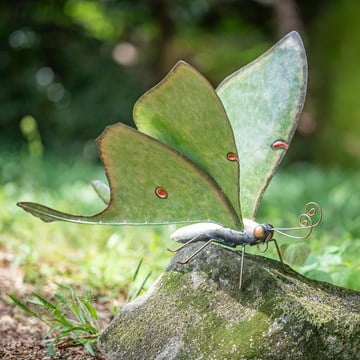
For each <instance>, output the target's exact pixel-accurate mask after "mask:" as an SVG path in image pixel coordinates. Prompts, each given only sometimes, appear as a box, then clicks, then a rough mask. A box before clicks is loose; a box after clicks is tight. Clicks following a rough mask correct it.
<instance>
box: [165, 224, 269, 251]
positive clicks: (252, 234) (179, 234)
mask: <svg viewBox="0 0 360 360" xmlns="http://www.w3.org/2000/svg"><path fill="white" fill-rule="evenodd" d="M243 222H244V230H243V231H237V230H233V229H230V228H227V227H224V226H222V225H219V224H215V223H198V224H192V225H189V226H185V227H182V228H180V229H178V230H176V231H174V232H173V233H172V234H171V240H174V241H177V242H181V243H188V242H198V241H209V240H213V241H214V242H218V243H220V244H223V245H226V246H229V247H236V246H238V245H242V246H244V245H256V244H261V243H265V242H267V241H269V240H271V239H272V236H273V233H274V231H273V226H272V225H270V224H259V223H257V222H256V221H253V220H250V219H243Z"/></svg>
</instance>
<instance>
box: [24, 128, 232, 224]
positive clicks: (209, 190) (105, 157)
mask: <svg viewBox="0 0 360 360" xmlns="http://www.w3.org/2000/svg"><path fill="white" fill-rule="evenodd" d="M98 147H99V150H100V156H101V159H102V161H103V163H104V165H105V169H106V174H107V178H108V181H109V184H110V191H111V197H110V202H109V205H108V207H107V208H106V209H105V210H104V211H102V212H100V213H99V214H96V215H93V216H77V215H71V214H66V213H63V212H59V211H56V210H53V209H50V208H48V207H46V206H43V205H40V204H35V203H28V202H22V203H19V204H18V205H19V206H21V207H22V208H23V209H24V210H26V211H28V212H30V213H32V214H33V215H35V216H37V217H40V218H41V219H42V220H44V221H54V220H65V221H71V222H79V223H98V224H150V223H151V224H162V223H168V222H169V223H171V222H188V221H192V222H195V221H209V220H210V221H213V222H218V223H221V224H224V225H225V226H228V227H233V228H234V227H239V223H238V218H237V216H236V214H235V213H234V211H233V209H232V206H231V204H230V203H229V201H228V199H227V198H226V197H225V196H224V194H223V192H222V191H221V189H220V188H219V187H218V185H217V184H216V183H215V181H214V180H213V179H212V178H211V177H209V176H208V175H207V174H206V173H205V172H203V171H202V170H201V169H200V168H199V167H197V166H196V165H195V164H193V163H192V162H191V161H189V160H188V159H186V158H185V157H184V156H182V155H181V154H180V153H178V152H177V151H176V150H174V149H171V148H170V147H169V146H167V145H165V144H162V143H160V142H159V141H157V140H155V139H153V138H151V137H149V136H147V135H145V134H142V133H140V132H138V131H136V130H134V129H131V128H129V127H127V126H125V125H123V124H120V123H119V124H116V125H113V126H109V127H107V128H106V129H105V131H104V133H103V135H102V136H101V137H100V138H99V139H98ZM105 200H106V198H105Z"/></svg>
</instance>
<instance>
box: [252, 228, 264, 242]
mask: <svg viewBox="0 0 360 360" xmlns="http://www.w3.org/2000/svg"><path fill="white" fill-rule="evenodd" d="M264 235H265V229H264V227H263V226H262V225H257V226H256V227H255V229H254V236H255V237H256V238H257V239H261V238H262V237H263V236H264Z"/></svg>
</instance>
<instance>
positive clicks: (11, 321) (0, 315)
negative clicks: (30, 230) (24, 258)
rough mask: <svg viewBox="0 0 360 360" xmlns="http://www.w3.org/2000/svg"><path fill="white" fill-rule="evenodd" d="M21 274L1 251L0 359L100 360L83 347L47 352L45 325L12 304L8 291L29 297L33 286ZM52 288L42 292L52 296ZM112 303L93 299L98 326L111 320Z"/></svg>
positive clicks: (100, 356)
mask: <svg viewBox="0 0 360 360" xmlns="http://www.w3.org/2000/svg"><path fill="white" fill-rule="evenodd" d="M23 278H24V277H23V274H22V273H21V271H20V270H19V269H18V268H17V269H16V268H13V267H12V266H11V254H6V253H4V252H1V251H0V359H2V360H9V359H17V360H25V359H26V360H28V359H41V360H53V359H55V360H60V359H69V360H70V359H71V360H83V359H92V360H103V359H105V358H104V357H103V356H102V355H101V354H97V355H96V356H95V357H94V356H91V355H90V354H89V353H88V352H87V351H86V350H85V349H83V348H82V347H72V348H71V347H70V348H69V347H68V348H64V349H56V355H55V356H52V357H50V355H49V354H48V353H47V351H46V346H47V344H46V340H45V339H44V335H45V333H46V330H47V326H46V325H45V324H43V323H42V322H41V321H39V320H37V319H35V318H31V317H29V316H28V315H27V314H26V313H25V312H24V311H23V310H21V309H20V308H19V307H17V306H15V305H14V304H13V303H12V301H11V300H10V299H9V297H8V296H7V293H11V294H15V296H17V297H18V298H20V299H25V298H29V297H30V295H31V293H32V292H33V291H34V288H33V286H32V285H30V284H26V283H24V281H23ZM54 289H55V288H54V287H53V288H51V286H49V287H46V288H44V292H41V294H42V295H45V296H46V297H47V296H51V294H52V293H53V292H54ZM113 305H114V304H113V303H112V304H110V303H106V302H99V301H98V302H96V303H95V304H94V307H95V308H96V310H97V312H98V315H99V318H100V321H101V328H105V326H106V325H107V324H108V323H109V322H110V321H111V319H112V314H111V313H110V312H109V311H108V310H107V309H109V308H110V306H113Z"/></svg>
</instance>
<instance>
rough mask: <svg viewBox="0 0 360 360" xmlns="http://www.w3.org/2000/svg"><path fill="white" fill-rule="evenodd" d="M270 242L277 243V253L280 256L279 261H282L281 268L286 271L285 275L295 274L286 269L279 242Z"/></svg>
mask: <svg viewBox="0 0 360 360" xmlns="http://www.w3.org/2000/svg"><path fill="white" fill-rule="evenodd" d="M269 241H273V242H274V243H275V247H276V252H277V254H278V256H279V259H280V262H281V266H282V268H283V271H284V272H285V273H288V274H293V272H292V271H291V270H288V269H286V267H285V264H284V261H283V258H282V256H281V251H280V248H279V245H278V243H277V241H276V240H275V239H271V240H269Z"/></svg>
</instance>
